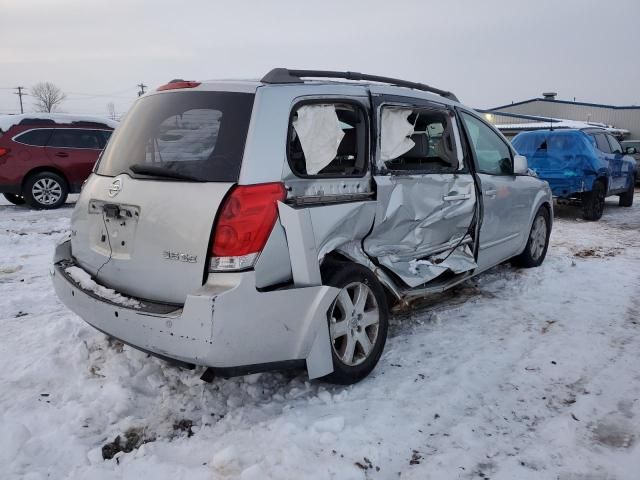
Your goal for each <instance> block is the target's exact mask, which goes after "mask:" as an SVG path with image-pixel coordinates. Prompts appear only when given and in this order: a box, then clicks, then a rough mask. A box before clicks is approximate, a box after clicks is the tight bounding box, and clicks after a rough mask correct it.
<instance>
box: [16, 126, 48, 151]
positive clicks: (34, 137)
mask: <svg viewBox="0 0 640 480" xmlns="http://www.w3.org/2000/svg"><path fill="white" fill-rule="evenodd" d="M50 137H51V130H50V129H48V128H41V129H37V130H30V131H27V132H24V133H23V134H21V135H18V136H17V137H15V141H16V142H19V143H24V144H25V145H32V146H35V147H44V146H45V145H46V144H47V142H48V141H49V138H50Z"/></svg>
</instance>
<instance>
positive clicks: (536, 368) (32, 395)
mask: <svg viewBox="0 0 640 480" xmlns="http://www.w3.org/2000/svg"><path fill="white" fill-rule="evenodd" d="M637 193H640V192H637ZM639 203H640V202H639ZM70 214H71V206H68V207H67V208H63V209H61V210H57V211H52V212H35V211H30V210H28V209H26V208H19V207H14V206H11V205H8V204H7V203H6V202H4V201H3V200H2V201H0V365H1V366H2V374H1V375H0V472H1V473H0V477H1V478H3V479H9V478H11V479H12V478H24V479H30V480H36V479H66V478H74V479H75V478H77V479H92V480H94V479H111V478H124V479H135V480H139V479H140V478H149V479H152V478H153V479H165V478H166V479H171V480H177V479H182V478H185V479H187V478H188V479H190V480H197V479H218V478H242V479H265V478H285V479H288V478H290V479H297V480H299V479H392V478H402V479H471V478H484V479H487V478H491V479H510V480H511V479H519V480H526V479H561V480H570V479H572V480H577V479H581V480H586V479H589V480H596V479H602V480H604V479H618V480H619V479H637V478H640V439H639V437H640V400H639V399H640V313H639V309H640V268H639V267H640V205H638V204H637V205H636V206H634V207H633V208H631V209H624V208H619V207H618V206H617V203H616V202H614V201H613V200H609V203H608V206H607V208H606V211H605V215H604V218H603V219H602V220H601V221H600V222H597V223H587V222H583V221H581V220H578V219H577V216H578V212H577V211H575V210H573V209H570V208H562V209H559V210H558V211H557V215H556V223H555V226H554V231H553V235H552V245H551V248H550V250H549V254H548V257H547V260H546V262H545V263H544V265H543V266H542V267H540V268H537V269H531V270H517V269H514V268H512V267H511V266H509V265H503V266H499V267H497V268H494V269H493V270H491V271H490V272H488V273H486V274H484V275H482V276H480V277H478V278H477V279H475V280H473V281H471V282H468V283H467V284H465V285H464V286H462V287H460V288H458V289H457V290H456V291H455V292H452V293H449V294H447V295H443V296H442V297H441V298H439V299H437V301H432V302H423V304H422V305H420V306H417V307H416V308H415V309H414V310H413V311H412V312H411V313H406V314H401V315H400V314H398V315H396V316H394V319H393V323H392V329H391V332H390V338H389V340H388V342H387V347H386V351H385V353H384V355H383V357H382V359H381V361H380V364H379V365H378V367H377V369H376V370H375V371H374V373H373V375H372V376H371V377H370V378H368V379H367V380H365V381H363V382H361V383H360V384H358V385H356V386H353V387H348V388H343V387H335V386H330V385H327V384H324V383H322V382H308V381H307V380H306V376H305V374H304V373H303V372H287V373H275V374H271V373H270V374H261V375H252V376H248V377H243V378H233V379H229V380H225V379H217V380H215V381H214V382H213V383H212V384H206V383H203V382H201V381H200V380H199V378H198V377H199V374H200V373H201V371H200V370H196V371H195V372H193V371H184V370H180V369H178V368H176V367H173V366H170V365H167V364H166V363H164V362H162V361H159V360H156V359H154V358H149V357H147V356H146V355H145V354H143V353H140V352H137V351H135V350H133V349H131V348H129V347H124V348H123V346H122V345H120V344H118V343H115V342H111V343H110V342H109V341H108V340H107V339H106V338H105V336H104V335H102V334H100V333H98V332H97V331H95V330H93V329H92V328H91V327H89V326H87V325H85V324H84V323H83V322H82V321H81V320H80V319H79V318H77V317H76V316H75V315H73V314H72V313H70V312H68V311H67V310H66V309H65V308H64V307H63V306H62V305H61V304H60V303H59V302H58V301H57V299H56V297H55V295H54V293H53V289H52V287H51V284H50V280H49V277H48V268H49V263H50V259H51V255H52V252H53V246H54V243H55V242H56V241H57V240H59V239H60V238H62V237H63V235H64V233H65V231H66V230H67V229H68V225H69V216H70ZM117 436H120V440H121V443H122V444H125V443H126V444H128V446H129V448H127V450H129V449H132V451H130V452H128V453H123V452H120V453H117V454H116V455H115V457H114V458H113V459H111V460H103V458H102V448H103V446H105V445H107V444H109V443H111V442H113V441H114V439H115V438H116V437H117ZM142 442H146V443H142ZM141 443H142V445H140V446H139V444H141ZM135 447H138V448H135ZM108 450H109V446H107V448H106V449H105V451H108ZM111 453H114V451H112V452H111Z"/></svg>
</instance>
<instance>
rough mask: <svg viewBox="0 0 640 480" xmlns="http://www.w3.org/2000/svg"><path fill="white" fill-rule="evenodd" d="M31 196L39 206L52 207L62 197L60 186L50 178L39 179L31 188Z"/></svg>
mask: <svg viewBox="0 0 640 480" xmlns="http://www.w3.org/2000/svg"><path fill="white" fill-rule="evenodd" d="M31 195H33V198H34V199H35V200H36V201H37V202H38V203H40V204H41V205H53V204H55V203H56V202H57V201H58V200H60V197H62V185H60V184H59V183H58V182H57V181H55V180H53V179H52V178H41V179H39V180H38V181H37V182H35V183H34V184H33V187H31Z"/></svg>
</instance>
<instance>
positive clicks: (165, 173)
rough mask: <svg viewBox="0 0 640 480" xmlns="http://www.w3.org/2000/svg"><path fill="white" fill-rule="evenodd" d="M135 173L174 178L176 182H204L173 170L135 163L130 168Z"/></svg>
mask: <svg viewBox="0 0 640 480" xmlns="http://www.w3.org/2000/svg"><path fill="white" fill-rule="evenodd" d="M129 170H131V171H132V172H133V173H137V174H140V175H151V176H153V177H161V178H172V179H174V180H189V181H192V182H203V181H204V180H202V179H201V178H198V177H194V176H192V175H188V174H186V173H180V172H176V171H175V170H173V169H171V168H166V167H158V166H157V165H147V164H145V163H135V164H133V165H131V166H130V167H129Z"/></svg>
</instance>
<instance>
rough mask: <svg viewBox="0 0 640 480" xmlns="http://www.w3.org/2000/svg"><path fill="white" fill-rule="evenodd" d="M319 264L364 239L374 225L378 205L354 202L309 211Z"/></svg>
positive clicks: (373, 202) (369, 202)
mask: <svg viewBox="0 0 640 480" xmlns="http://www.w3.org/2000/svg"><path fill="white" fill-rule="evenodd" d="M308 211H309V214H310V216H311V224H312V225H313V232H314V237H315V244H316V249H317V252H318V260H319V261H320V262H322V259H323V258H324V256H325V255H326V254H327V253H329V252H332V251H333V250H336V249H337V248H338V247H339V246H340V245H343V244H345V243H348V242H351V241H356V240H357V241H360V239H362V238H364V237H365V236H366V235H367V233H368V232H369V230H370V229H371V225H372V224H373V221H374V218H375V213H376V202H375V201H365V202H351V203H342V204H338V205H325V206H323V207H322V208H309V210H308Z"/></svg>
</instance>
